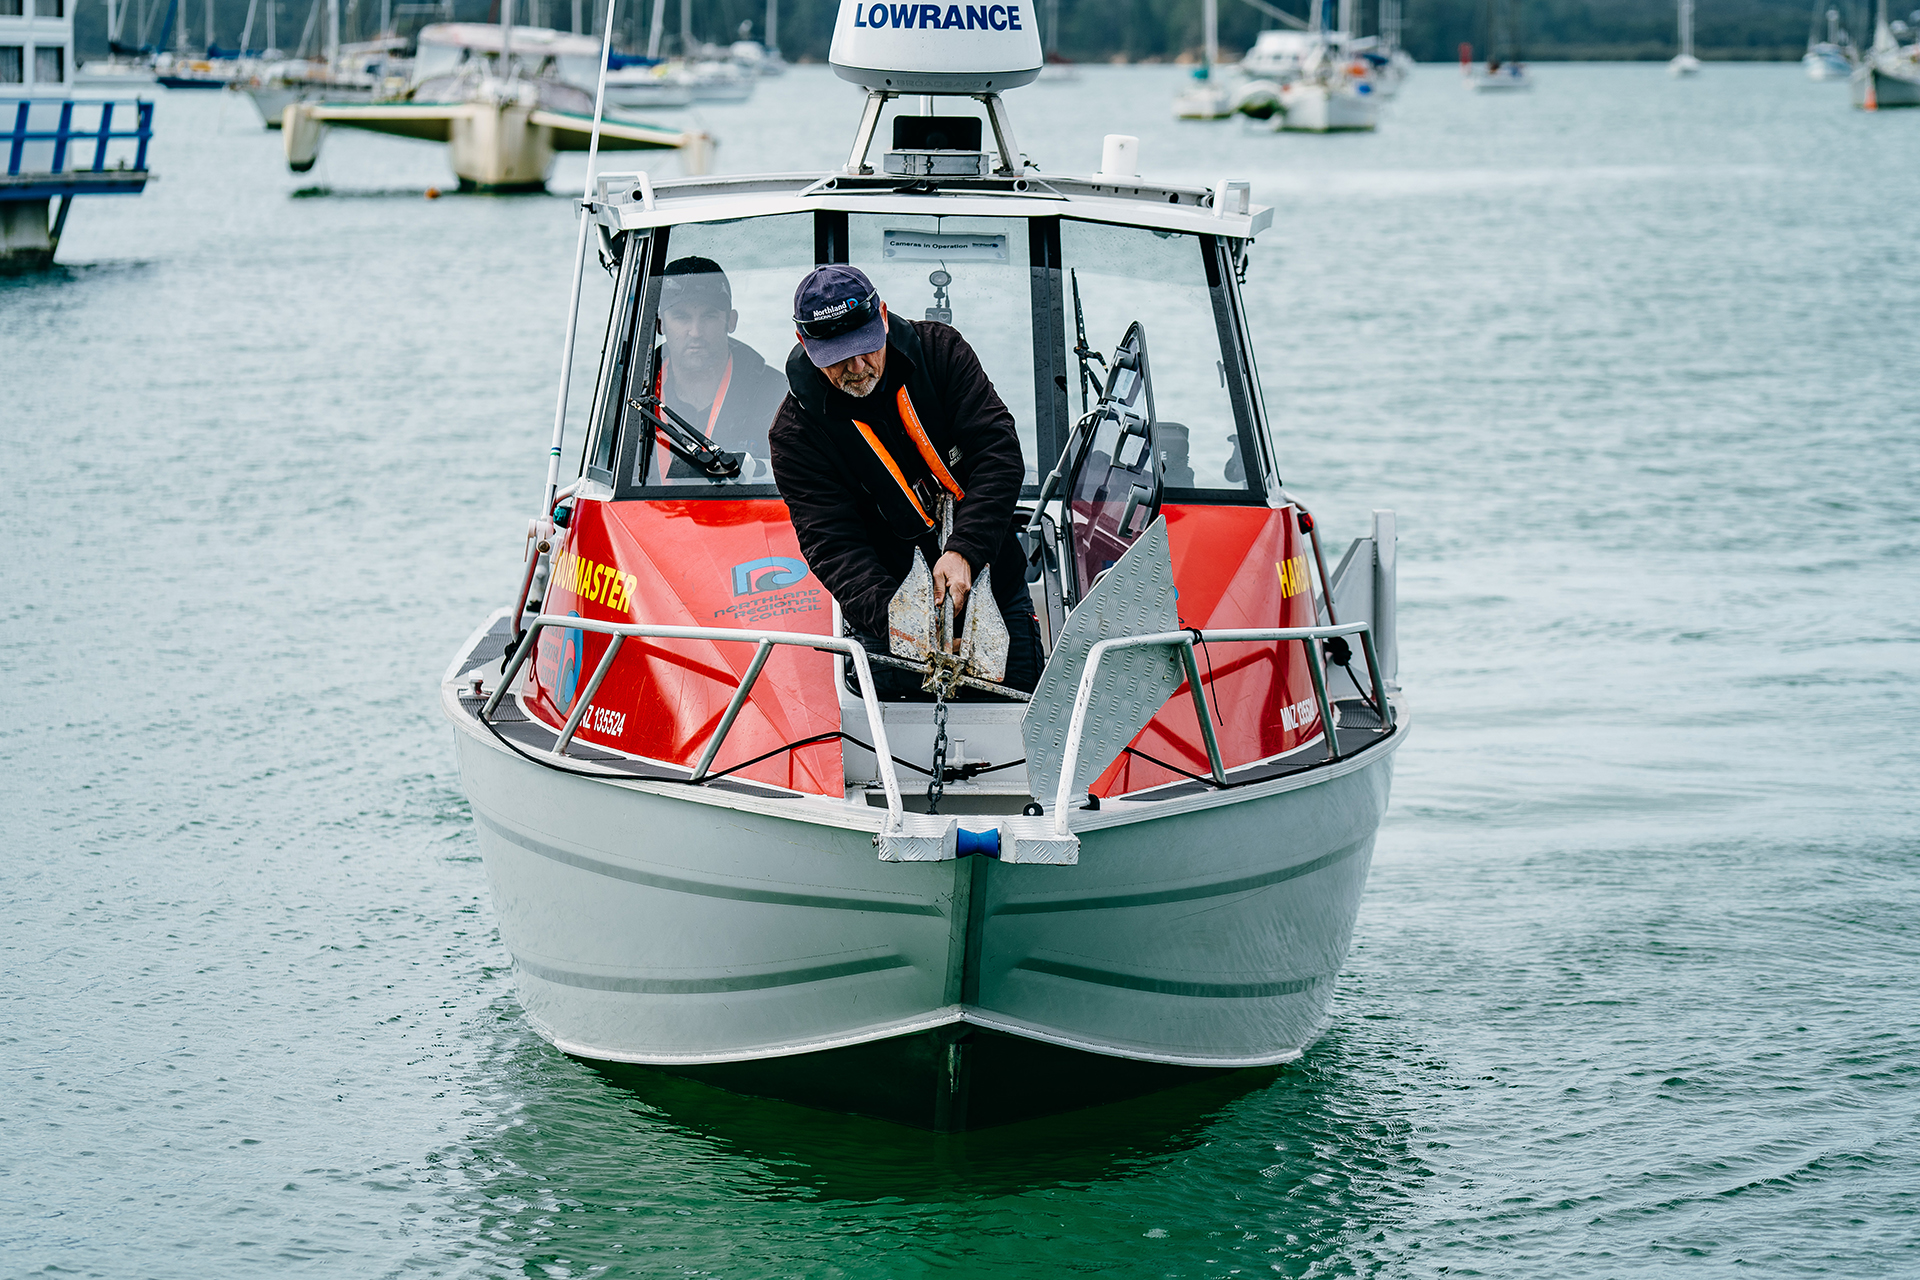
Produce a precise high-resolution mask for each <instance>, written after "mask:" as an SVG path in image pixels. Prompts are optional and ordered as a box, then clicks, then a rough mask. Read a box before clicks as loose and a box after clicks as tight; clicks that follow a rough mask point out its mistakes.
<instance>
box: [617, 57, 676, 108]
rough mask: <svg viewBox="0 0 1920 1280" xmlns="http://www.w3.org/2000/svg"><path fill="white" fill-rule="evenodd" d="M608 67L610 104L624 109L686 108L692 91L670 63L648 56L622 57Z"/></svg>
mask: <svg viewBox="0 0 1920 1280" xmlns="http://www.w3.org/2000/svg"><path fill="white" fill-rule="evenodd" d="M621 61H622V62H623V63H625V65H623V66H618V67H609V68H608V70H607V105H608V106H610V107H619V108H620V109H621V110H623V111H638V110H649V109H651V110H659V109H662V108H669V107H684V106H686V105H688V104H689V103H691V102H692V101H693V90H692V89H691V88H689V87H688V86H687V85H685V84H683V83H681V82H680V80H679V79H677V78H676V77H675V76H674V74H673V71H674V68H673V66H672V65H671V64H669V63H665V62H655V61H651V60H649V59H645V58H638V59H622V60H621Z"/></svg>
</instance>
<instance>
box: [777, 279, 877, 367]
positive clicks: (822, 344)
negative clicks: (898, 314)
mask: <svg viewBox="0 0 1920 1280" xmlns="http://www.w3.org/2000/svg"><path fill="white" fill-rule="evenodd" d="M793 323H794V325H795V326H796V327H797V328H798V329H799V330H800V333H801V336H802V337H804V338H805V339H806V340H807V341H806V347H807V358H808V359H810V360H812V361H813V365H814V368H816V369H824V368H826V367H827V366H828V365H830V364H839V363H840V362H841V361H842V360H850V359H852V358H853V357H854V356H863V355H866V354H867V353H868V352H870V351H878V350H879V349H880V348H882V347H884V346H886V345H887V325H886V322H885V321H884V320H882V319H881V318H880V295H879V294H878V293H877V292H875V290H874V287H873V281H871V280H869V279H867V274H866V272H864V271H862V270H860V268H858V267H849V266H845V265H842V264H840V263H831V264H829V265H827V266H824V267H815V268H814V269H813V270H812V271H810V272H808V273H807V278H806V279H804V280H802V281H801V282H800V287H799V288H798V289H795V290H794V291H793Z"/></svg>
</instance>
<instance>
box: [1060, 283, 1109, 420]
mask: <svg viewBox="0 0 1920 1280" xmlns="http://www.w3.org/2000/svg"><path fill="white" fill-rule="evenodd" d="M1067 278H1068V279H1070V280H1071V281H1073V354H1074V355H1075V356H1077V357H1079V360H1080V413H1081V414H1082V416H1084V415H1085V414H1086V412H1087V384H1088V383H1089V382H1091V383H1093V385H1095V386H1099V385H1100V384H1099V382H1098V381H1096V380H1095V379H1094V376H1093V375H1092V374H1091V373H1088V372H1087V360H1088V358H1089V357H1091V358H1093V359H1095V360H1098V361H1099V362H1100V372H1101V373H1102V374H1104V373H1106V371H1107V358H1106V357H1105V356H1103V355H1101V354H1100V353H1099V352H1098V351H1095V350H1094V349H1093V348H1092V347H1090V346H1088V345H1087V317H1086V313H1085V312H1083V311H1081V310H1080V271H1079V269H1078V268H1077V267H1076V268H1073V269H1070V270H1069V271H1068V272H1067Z"/></svg>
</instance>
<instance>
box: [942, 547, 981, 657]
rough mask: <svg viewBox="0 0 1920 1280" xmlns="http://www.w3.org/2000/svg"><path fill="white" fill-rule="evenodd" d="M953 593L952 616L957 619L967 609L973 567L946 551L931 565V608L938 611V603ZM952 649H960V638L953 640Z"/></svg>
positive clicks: (971, 587)
mask: <svg viewBox="0 0 1920 1280" xmlns="http://www.w3.org/2000/svg"><path fill="white" fill-rule="evenodd" d="M949 591H951V592H952V593H953V616H954V617H956V618H958V617H959V616H960V611H961V610H963V609H965V608H966V607H967V596H968V595H969V594H971V593H972V591H973V566H971V565H969V564H968V563H967V558H966V557H965V556H963V555H961V554H960V553H959V552H958V551H948V552H945V553H944V554H942V555H941V557H940V558H939V559H938V560H936V561H935V562H934V565H933V607H934V608H936V609H938V608H939V607H940V602H941V601H942V600H945V599H946V598H947V593H948V592H949ZM953 644H954V649H955V651H956V652H957V651H958V650H959V647H960V637H959V636H955V637H954V638H953Z"/></svg>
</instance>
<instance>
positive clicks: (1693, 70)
mask: <svg viewBox="0 0 1920 1280" xmlns="http://www.w3.org/2000/svg"><path fill="white" fill-rule="evenodd" d="M1667 71H1668V72H1669V73H1671V74H1673V75H1676V76H1697V75H1699V74H1700V59H1698V58H1696V57H1694V56H1693V0H1680V52H1679V53H1676V54H1675V55H1674V56H1673V61H1671V62H1669V63H1667Z"/></svg>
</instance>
